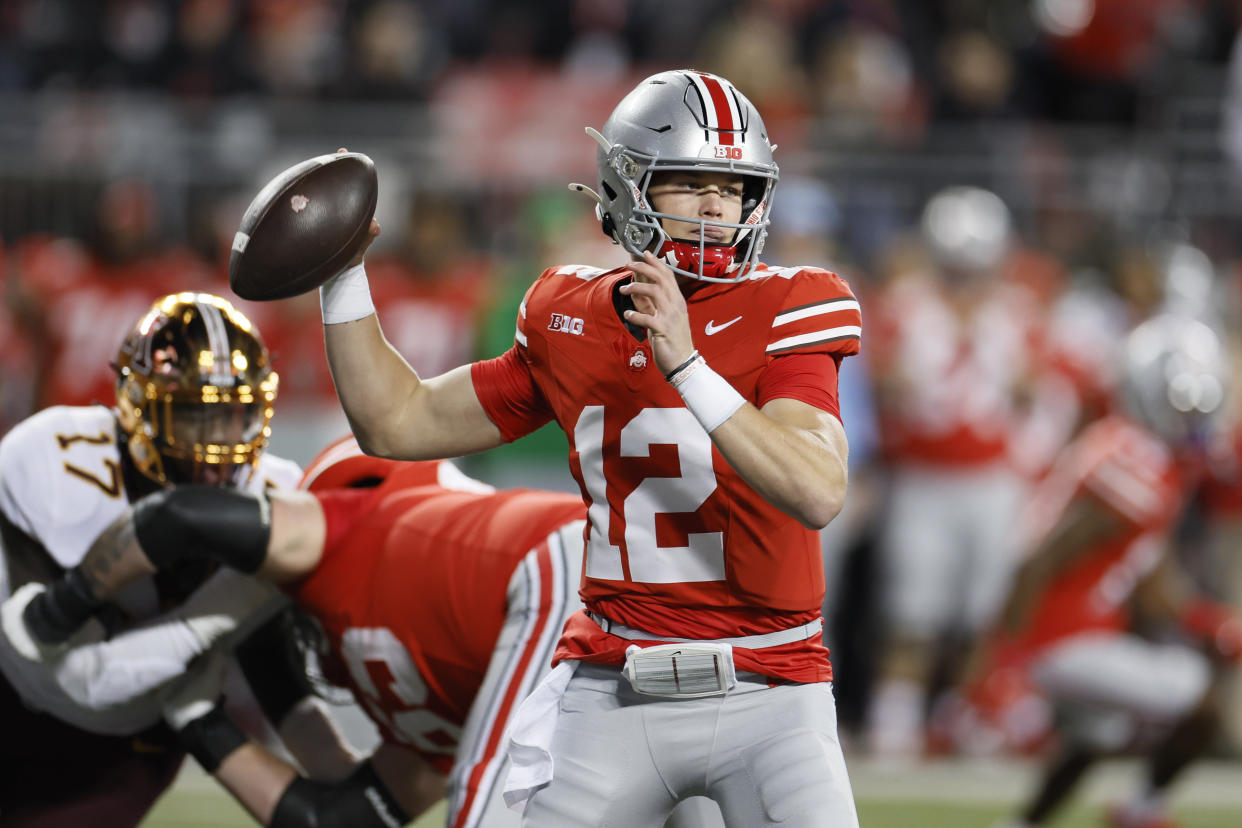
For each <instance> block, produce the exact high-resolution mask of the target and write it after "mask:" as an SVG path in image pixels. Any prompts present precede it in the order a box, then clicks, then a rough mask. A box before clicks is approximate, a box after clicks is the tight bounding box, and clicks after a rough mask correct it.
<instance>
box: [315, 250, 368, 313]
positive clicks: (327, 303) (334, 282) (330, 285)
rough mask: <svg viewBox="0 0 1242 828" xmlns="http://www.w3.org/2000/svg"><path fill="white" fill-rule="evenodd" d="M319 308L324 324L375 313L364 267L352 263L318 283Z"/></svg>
mask: <svg viewBox="0 0 1242 828" xmlns="http://www.w3.org/2000/svg"><path fill="white" fill-rule="evenodd" d="M319 308H320V310H321V311H322V312H323V324H325V325H337V324H340V323H341V322H353V321H355V320H358V319H362V318H364V317H367V316H370V315H371V314H373V313H375V304H374V303H373V302H372V301H371V285H370V283H368V282H367V271H366V268H364V267H363V266H362V265H354V266H353V267H351V268H349V269H348V270H345V271H343V272H341V273H338V274H337V275H336V276H333V277H332V278H331V279H329V280H328V281H326V282H324V283H323V284H322V285H320V286H319Z"/></svg>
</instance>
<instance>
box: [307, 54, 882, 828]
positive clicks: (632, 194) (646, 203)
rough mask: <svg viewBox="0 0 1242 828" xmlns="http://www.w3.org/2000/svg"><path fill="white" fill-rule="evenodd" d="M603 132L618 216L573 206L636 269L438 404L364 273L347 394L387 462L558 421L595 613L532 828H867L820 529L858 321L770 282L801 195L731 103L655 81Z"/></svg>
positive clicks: (341, 370) (514, 747)
mask: <svg viewBox="0 0 1242 828" xmlns="http://www.w3.org/2000/svg"><path fill="white" fill-rule="evenodd" d="M587 132H588V134H589V135H590V136H591V138H592V139H593V140H594V141H595V143H596V144H597V147H596V149H597V161H598V173H599V176H598V181H597V184H598V192H596V191H595V190H592V189H591V188H589V187H586V186H584V185H571V187H572V188H573V189H576V190H578V191H581V192H583V193H585V194H588V195H590V196H591V197H592V199H594V202H595V204H594V206H595V208H596V213H597V215H598V217H599V219H600V221H601V225H602V228H603V230H604V232H605V233H606V234H607V235H608V236H609V237H610V238H612V239H613V240H614V241H616V242H617V243H618V244H620V245H622V246H623V247H624V248H625V250H626V251H628V253H629V254H630V255H631V256H632V260H631V261H630V262H629V263H628V264H627V265H626V266H624V267H620V268H617V269H614V270H610V271H604V270H602V269H600V268H596V267H590V266H587V265H559V266H553V267H550V268H548V269H547V270H545V271H544V272H543V273H542V274H541V275H540V276H539V278H538V279H536V280H535V282H534V284H533V285H532V286H531V287H530V289H529V290H528V291H527V293H526V298H525V301H524V302H523V303H522V305H521V308H520V311H519V314H518V320H517V332H516V337H515V342H514V344H513V347H512V348H511V349H510V350H509V351H508V352H506V353H505V354H504V355H502V356H500V357H498V358H496V359H493V360H489V361H484V362H477V363H474V364H473V365H470V366H463V367H460V368H456V369H454V370H452V371H449V372H447V373H445V374H442V375H440V376H438V377H434V378H429V379H427V380H425V381H424V380H422V379H421V378H420V377H419V376H418V375H417V374H416V373H415V372H414V371H413V370H411V368H410V367H409V366H408V365H407V364H406V363H405V362H404V361H403V360H401V359H400V357H399V356H398V354H397V352H396V351H395V350H393V349H392V348H391V347H390V346H389V345H388V343H387V340H386V339H385V337H384V334H383V332H382V330H381V328H380V325H379V321H378V318H377V317H376V314H375V308H374V304H373V302H372V300H371V297H370V293H369V290H368V287H367V281H366V273H365V269H364V267H363V266H362V264H361V256H359V257H358V259H357V260H356V262H355V264H354V266H352V267H350V268H348V269H347V270H345V271H344V272H343V273H341V274H339V275H338V276H336V277H334V279H333V280H331V281H329V282H328V283H326V284H325V285H324V286H323V287H322V288H321V294H320V295H321V303H322V308H323V316H324V322H325V323H326V324H325V332H326V333H325V337H326V344H327V351H328V360H329V363H330V366H331V370H332V376H333V379H334V381H335V383H336V387H337V393H338V395H339V396H340V399H341V402H342V405H343V407H344V410H345V413H346V414H347V416H348V418H349V421H350V424H351V427H352V429H353V431H354V434H355V435H356V436H357V438H358V441H359V443H360V444H361V445H362V447H363V449H364V450H365V451H367V452H368V453H373V454H376V455H380V456H385V457H394V458H405V459H429V458H435V457H445V456H456V455H460V454H465V453H468V452H475V451H482V450H484V449H488V448H492V447H495V446H498V445H500V444H502V443H504V442H506V441H510V440H514V439H517V438H518V437H521V436H523V435H525V434H529V433H530V432H532V431H534V430H535V429H537V428H538V427H540V426H542V425H543V424H545V423H547V422H548V421H549V420H553V419H555V420H556V421H557V423H558V424H559V425H560V427H561V428H562V429H563V430H564V431H565V434H566V436H567V437H568V439H569V443H570V455H569V465H570V470H571V472H572V473H573V475H574V476H575V477H576V478H577V481H578V484H579V486H580V487H581V491H582V495H583V499H584V501H585V502H586V505H587V522H588V526H587V530H586V553H585V567H584V573H583V580H582V584H581V590H580V594H581V596H582V597H583V599H584V602H585V605H586V609H584V610H583V611H581V612H578V613H575V614H574V615H573V616H571V618H570V619H569V623H568V624H567V626H566V629H565V631H564V633H563V635H562V636H561V639H560V643H559V645H558V647H557V650H556V653H555V655H554V660H555V663H556V664H557V666H556V668H555V669H554V670H553V672H552V673H551V674H550V676H549V678H548V679H547V680H546V681H545V682H544V683H542V684H541V686H540V687H539V688H538V689H537V690H536V691H535V692H534V693H533V694H532V695H531V696H529V697H528V698H527V700H526V701H525V702H524V703H523V707H522V710H521V711H520V712H519V714H518V717H517V719H516V720H515V723H514V727H513V730H512V741H511V745H510V755H511V757H512V759H513V769H512V770H511V772H510V775H509V780H508V783H507V785H508V786H509V787H510V788H511V790H510V792H509V793H510V794H511V801H512V802H513V804H514V805H515V806H516V805H518V804H519V803H521V802H523V801H525V802H526V804H525V811H524V824H528V825H539V826H544V825H557V826H576V825H594V824H599V823H606V824H619V825H627V826H658V825H660V824H661V823H662V822H663V821H664V819H665V817H666V816H667V815H668V813H669V812H670V811H671V810H672V808H673V806H674V805H675V804H676V803H677V802H678V801H679V800H681V799H683V798H685V797H688V796H692V795H696V794H707V795H708V796H710V797H712V798H713V799H715V800H716V801H717V802H718V803H719V804H720V806H721V809H722V811H723V812H724V818H725V821H726V822H727V823H730V824H737V825H748V826H764V825H776V824H780V825H783V826H804V825H832V826H849V825H854V824H856V823H857V815H856V812H855V808H854V802H853V796H852V793H851V790H850V784H849V780H848V778H847V774H846V769H845V762H844V759H843V756H842V752H841V747H840V743H839V741H838V738H837V724H836V712H835V704H834V701H833V698H832V686H831V679H832V670H831V667H830V665H829V661H828V652H827V649H826V648H825V647H824V646H823V643H822V628H823V620H822V617H821V601H822V599H823V592H824V577H823V562H822V561H821V559H820V552H819V539H818V535H817V530H819V529H820V528H822V527H823V526H825V525H826V524H827V523H828V522H829V521H831V520H832V519H833V517H834V516H835V515H836V514H837V512H838V511H839V510H840V507H841V503H842V500H843V498H844V496H845V488H846V454H847V446H846V440H845V434H844V430H843V429H842V426H841V422H840V420H839V410H838V403H837V396H836V389H837V366H838V363H839V362H840V361H841V360H842V359H843V358H845V357H847V356H849V355H850V354H853V353H856V352H857V350H858V347H859V337H860V333H861V316H860V311H859V306H858V302H857V300H856V299H855V297H854V296H853V294H852V293H851V292H850V289H849V287H848V285H847V284H846V283H845V282H844V281H843V280H842V279H841V278H840V277H838V276H837V275H836V274H833V273H830V272H828V271H825V270H821V269H819V268H815V267H809V266H805V267H804V266H794V267H781V268H774V267H769V266H767V265H765V264H763V263H762V262H761V261H760V260H759V254H760V252H761V250H762V248H763V243H764V240H765V238H766V236H767V230H768V222H769V209H770V207H771V203H772V193H773V188H774V187H775V186H776V182H777V178H778V169H777V165H776V162H775V161H774V159H773V155H772V152H773V145H772V144H771V142H770V140H769V137H768V135H767V131H766V129H765V127H764V123H763V119H762V118H761V117H760V115H759V112H758V111H757V110H756V109H755V107H754V106H753V105H752V104H751V102H750V101H749V100H748V99H747V98H746V97H745V96H744V95H743V94H742V93H741V92H740V91H739V90H738V89H737V88H736V87H735V86H734V85H733V84H731V83H730V82H729V81H727V80H725V79H724V78H720V77H717V76H715V75H710V74H707V73H704V72H697V71H690V70H678V71H669V72H662V73H659V74H657V75H653V76H651V77H650V78H647V79H646V80H644V81H642V82H641V83H640V84H639V85H638V86H637V87H636V88H635V89H634V90H633V91H631V92H630V93H629V94H628V95H627V96H626V97H625V98H624V99H623V100H622V101H621V103H620V104H619V105H618V106H617V108H616V109H615V110H614V112H613V113H612V115H611V116H610V118H609V119H608V121H607V122H606V123H605V124H604V126H603V129H602V130H599V131H596V130H594V129H588V130H587ZM371 231H372V233H373V234H378V232H379V228H378V225H376V224H373V225H372V227H371ZM558 714H559V715H558ZM791 757H797V759H796V760H793V759H791Z"/></svg>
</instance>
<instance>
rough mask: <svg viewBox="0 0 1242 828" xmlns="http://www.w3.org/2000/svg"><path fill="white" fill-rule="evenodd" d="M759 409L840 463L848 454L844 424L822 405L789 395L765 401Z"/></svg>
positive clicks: (843, 461) (844, 460)
mask: <svg viewBox="0 0 1242 828" xmlns="http://www.w3.org/2000/svg"><path fill="white" fill-rule="evenodd" d="M760 411H761V412H762V413H763V414H764V415H765V416H767V417H768V418H770V419H771V420H773V421H775V422H776V423H779V424H780V425H782V426H785V427H786V428H789V429H792V430H793V431H794V432H795V433H797V434H798V435H799V436H800V437H803V438H804V439H806V440H808V441H809V442H810V443H811V444H812V445H815V446H817V447H821V448H822V449H824V450H825V451H827V452H828V453H829V454H830V455H831V456H832V457H833V458H836V459H837V460H839V462H840V463H842V464H844V463H845V462H846V460H847V458H848V457H849V443H848V441H847V440H846V438H845V428H844V427H843V426H842V425H841V421H840V420H839V419H837V418H836V417H835V416H833V415H832V414H830V413H828V412H827V411H824V410H823V409H822V408H817V407H815V406H813V405H809V404H807V403H804V402H802V401H801V400H795V399H791V398H789V397H777V398H776V399H774V400H771V401H769V402H767V403H766V404H765V405H764V406H763V408H761V409H760Z"/></svg>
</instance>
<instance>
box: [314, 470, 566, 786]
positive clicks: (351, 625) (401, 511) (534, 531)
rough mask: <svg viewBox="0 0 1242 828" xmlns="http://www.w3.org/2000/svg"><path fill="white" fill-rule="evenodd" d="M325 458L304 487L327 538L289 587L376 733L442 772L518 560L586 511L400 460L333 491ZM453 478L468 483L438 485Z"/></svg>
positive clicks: (479, 679) (552, 497)
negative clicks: (373, 481) (319, 507)
mask: <svg viewBox="0 0 1242 828" xmlns="http://www.w3.org/2000/svg"><path fill="white" fill-rule="evenodd" d="M331 450H332V449H329V451H331ZM325 454H326V452H325ZM362 459H363V460H364V461H372V460H373V458H362ZM378 462H379V463H380V464H384V463H391V461H378ZM321 465H322V464H320V463H318V462H315V463H312V464H311V466H310V467H309V468H308V470H307V474H308V477H307V479H306V480H305V481H304V485H307V486H309V487H310V488H311V490H312V491H314V492H315V493H316V495H317V496H318V497H319V498H320V501H321V503H323V504H324V512H325V515H326V517H327V521H328V526H327V532H328V538H329V541H328V543H327V544H326V545H325V549H324V553H323V558H322V560H321V562H320V564H319V566H318V567H317V568H316V570H315V571H314V573H312V574H311V575H310V576H309V577H307V578H306V579H305V580H304V581H302V582H301V583H299V584H297V585H295V586H294V587H293V588H292V589H291V590H290V591H291V594H292V595H293V598H294V599H295V600H296V601H297V602H298V604H300V605H301V606H302V607H303V608H305V609H306V610H307V611H309V612H311V613H312V614H313V615H314V616H315V617H316V618H318V619H319V621H320V622H321V623H322V624H323V627H324V630H325V631H326V633H327V636H328V640H329V642H330V643H331V646H332V650H333V653H334V655H335V656H336V658H337V660H338V665H337V666H338V667H339V668H341V669H340V672H343V676H342V678H343V679H344V680H345V683H346V684H348V686H350V688H351V689H352V690H353V691H354V694H355V695H356V696H357V698H358V699H359V701H360V703H361V704H362V705H363V707H364V708H365V709H366V711H367V712H368V714H369V715H370V716H371V718H372V719H373V720H374V721H375V722H376V724H377V725H378V726H379V728H380V730H381V732H382V733H383V735H384V737H385V738H386V739H390V740H393V741H395V742H397V743H400V744H403V745H407V746H409V747H411V748H412V749H414V750H416V751H418V752H419V753H420V754H421V755H422V756H423V757H424V758H426V759H427V760H428V761H429V762H431V763H432V764H433V765H434V766H435V767H436V768H437V769H438V770H439V771H441V772H444V773H447V772H448V770H449V769H450V768H451V767H452V765H453V760H454V752H455V751H456V749H457V744H458V739H459V736H460V734H461V730H462V726H463V724H464V723H465V720H466V716H467V714H468V713H469V711H470V705H471V703H472V702H473V701H474V698H475V695H476V693H477V692H478V690H479V687H480V685H482V683H483V678H484V674H485V673H486V671H487V668H488V662H489V659H490V658H491V656H492V651H493V649H494V648H495V646H496V640H497V638H498V637H499V635H500V629H501V626H502V625H503V623H504V619H505V612H506V591H507V589H508V585H509V580H510V578H511V577H512V575H513V572H514V569H515V568H516V567H517V566H518V564H519V563H520V562H521V561H522V559H523V558H524V557H525V556H526V554H527V553H528V552H530V551H531V550H532V549H533V548H535V547H537V546H539V545H540V544H541V543H542V542H543V541H544V540H545V539H546V538H547V536H548V535H550V534H551V533H552V532H553V531H554V530H556V529H557V528H559V527H561V526H563V525H564V524H566V523H570V522H572V521H574V520H581V519H582V517H583V514H582V513H583V507H582V502H581V500H580V499H579V498H577V497H575V496H573V495H566V494H553V493H545V492H535V491H529V490H512V491H505V492H499V493H497V492H487V491H485V490H484V489H485V488H486V487H482V486H481V485H480V484H477V483H475V482H474V481H470V480H469V478H466V477H464V475H461V474H460V472H456V470H455V469H453V468H452V466H451V465H450V464H446V463H402V464H399V468H398V469H397V470H396V471H392V472H390V473H389V474H388V476H387V478H386V479H385V481H384V482H383V484H381V485H380V486H379V487H378V488H376V489H370V490H368V489H349V488H331V487H332V486H336V485H343V484H344V481H343V480H341V479H339V478H337V479H333V478H332V475H331V474H324V473H323V470H322V469H321V468H320V466H321ZM394 465H395V464H394ZM377 468H380V467H379V466H377ZM446 472H448V474H447V475H446ZM362 476H370V473H369V472H364V473H363V475H362ZM316 480H319V481H320V482H321V483H323V484H325V485H326V486H327V488H323V489H321V488H320V486H318V485H316ZM454 480H461V481H468V483H467V484H466V485H469V484H473V486H472V488H474V489H475V491H461V490H454V489H450V488H446V485H456V484H455V483H454V482H453V481H454ZM445 481H448V482H447V483H446V482H445ZM334 677H335V676H334Z"/></svg>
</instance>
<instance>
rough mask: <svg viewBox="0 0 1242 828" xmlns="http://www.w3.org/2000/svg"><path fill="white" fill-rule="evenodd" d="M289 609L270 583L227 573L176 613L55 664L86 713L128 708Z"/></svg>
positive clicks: (60, 678) (83, 647)
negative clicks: (214, 650) (198, 660)
mask: <svg viewBox="0 0 1242 828" xmlns="http://www.w3.org/2000/svg"><path fill="white" fill-rule="evenodd" d="M287 602H288V598H286V597H285V596H283V595H282V594H281V593H280V592H278V591H277V590H276V589H275V588H274V587H272V586H271V585H269V584H266V583H264V582H262V581H257V580H255V579H253V578H249V577H246V576H244V575H241V574H239V573H237V572H234V571H232V570H221V571H220V572H217V573H216V574H215V575H214V576H212V577H211V578H210V579H209V580H208V581H207V582H206V583H205V584H203V585H202V586H201V587H199V588H198V590H196V591H195V592H194V593H193V594H192V595H190V597H189V598H188V599H187V600H186V602H185V603H184V604H182V605H181V606H180V607H178V608H177V609H176V610H174V611H172V612H169V613H165V614H163V615H160V616H157V617H156V618H153V619H151V620H150V621H148V622H146V623H143V624H141V625H140V626H137V627H134V628H132V629H129V630H126V631H125V632H123V633H121V634H119V635H117V636H116V637H115V638H112V639H110V640H107V641H98V642H95V643H92V644H84V645H79V646H75V647H71V648H70V649H69V650H68V651H66V652H65V654H64V656H63V657H62V658H61V659H60V661H59V662H57V663H56V664H55V665H53V667H54V670H55V674H56V683H57V684H58V685H59V687H60V688H61V689H62V690H63V691H64V692H65V694H66V695H68V696H69V697H70V698H71V699H73V701H74V702H76V703H77V704H79V705H82V706H83V707H89V708H95V709H101V708H108V707H112V706H114V705H118V704H123V703H125V702H127V701H129V700H131V699H134V698H135V697H137V696H141V695H143V694H145V693H148V692H151V691H153V690H156V689H158V688H159V687H160V686H161V685H163V684H164V683H165V682H167V681H169V680H171V679H173V678H176V677H178V676H181V675H182V674H184V673H185V672H186V670H187V668H188V666H189V664H190V662H191V661H193V660H194V659H195V658H196V657H198V656H199V655H202V654H203V653H205V652H207V651H208V650H210V649H212V648H214V647H225V648H227V647H231V646H232V645H233V644H236V643H237V642H238V641H239V640H240V639H241V638H243V637H244V636H245V635H246V634H248V633H249V632H251V631H252V630H254V629H255V628H256V627H257V626H258V625H259V624H261V623H263V622H264V621H266V620H267V619H269V618H271V617H272V616H273V615H274V614H275V613H276V611H277V610H279V609H280V608H281V607H283V606H285V604H286V603H287Z"/></svg>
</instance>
